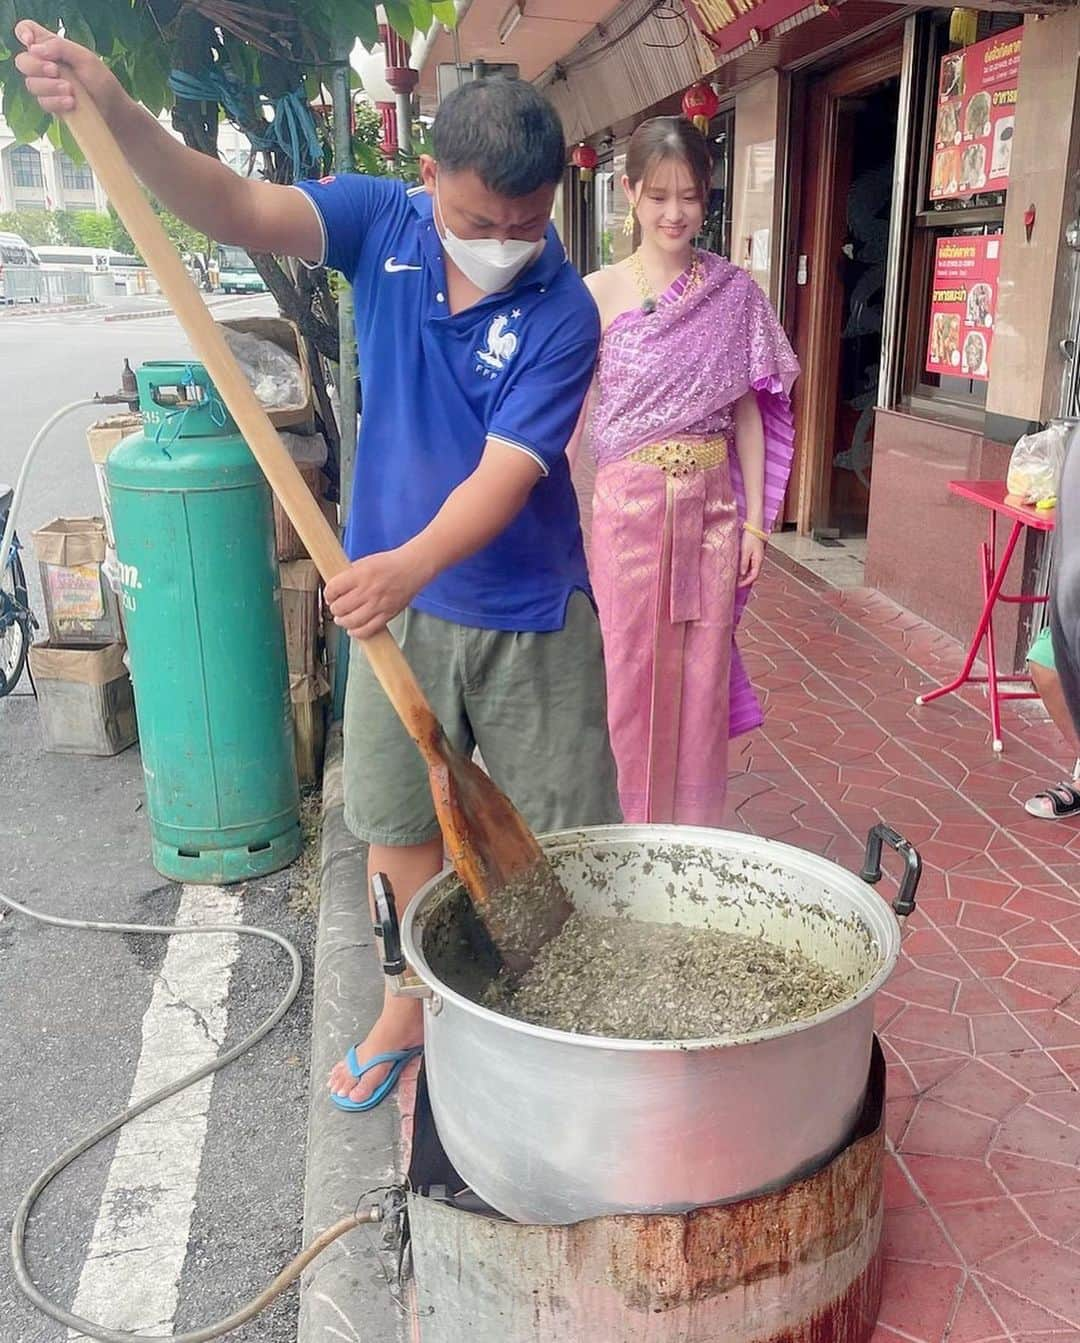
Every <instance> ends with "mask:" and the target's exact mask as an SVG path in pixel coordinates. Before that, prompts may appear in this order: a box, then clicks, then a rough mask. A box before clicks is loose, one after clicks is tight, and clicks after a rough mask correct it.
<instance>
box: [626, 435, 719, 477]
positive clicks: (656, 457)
mask: <svg viewBox="0 0 1080 1343" xmlns="http://www.w3.org/2000/svg"><path fill="white" fill-rule="evenodd" d="M727 455H728V445H727V439H726V438H698V439H682V438H668V439H665V440H664V441H663V442H662V443H650V444H649V445H648V446H647V447H644V448H638V450H637V451H636V452H632V453H631V454H630V460H631V461H632V462H642V463H643V464H644V465H646V466H658V467H659V468H660V470H661V471H663V473H664V474H665V475H666V476H692V475H693V474H694V473H695V472H696V471H708V470H709V468H710V467H713V466H719V465H720V463H721V462H726V461H727Z"/></svg>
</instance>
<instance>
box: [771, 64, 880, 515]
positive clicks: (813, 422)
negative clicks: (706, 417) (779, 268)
mask: <svg viewBox="0 0 1080 1343" xmlns="http://www.w3.org/2000/svg"><path fill="white" fill-rule="evenodd" d="M900 60H901V52H900V47H899V45H898V44H897V45H895V46H891V45H890V46H889V47H887V48H884V49H879V50H877V51H875V52H873V53H871V54H869V55H866V56H863V57H861V58H858V59H856V60H854V61H851V62H848V63H847V64H845V65H844V66H842V67H840V68H838V69H834V70H830V71H829V72H828V73H826V74H822V75H819V76H817V77H812V78H811V80H810V82H809V83H808V84H807V85H806V87H805V89H804V93H803V96H804V98H805V106H806V114H807V115H806V118H805V122H804V125H805V135H804V137H803V143H802V145H801V147H800V155H801V162H802V174H801V184H802V190H801V193H800V201H799V209H798V226H797V229H796V232H795V244H796V267H795V271H796V273H795V277H794V278H795V290H794V293H795V295H796V298H795V331H796V347H797V349H798V353H799V357H800V360H801V362H802V369H803V372H802V377H801V378H800V380H799V384H798V391H797V395H796V413H797V439H796V453H797V455H796V463H795V470H794V471H793V473H792V488H791V489H790V490H789V495H788V506H787V510H786V517H787V520H788V521H789V522H794V523H796V525H797V526H798V530H799V531H800V532H802V533H809V534H811V535H815V536H817V537H818V538H819V539H828V538H832V537H858V536H865V534H866V524H867V517H868V514H869V507H870V479H871V476H872V473H873V430H874V409H875V407H876V405H877V399H878V379H879V375H880V369H881V348H882V328H883V318H884V308H885V274H886V261H887V257H888V250H889V220H890V216H891V210H892V197H893V183H894V179H895V160H896V126H897V115H898V110H899V93H900V80H899V76H900Z"/></svg>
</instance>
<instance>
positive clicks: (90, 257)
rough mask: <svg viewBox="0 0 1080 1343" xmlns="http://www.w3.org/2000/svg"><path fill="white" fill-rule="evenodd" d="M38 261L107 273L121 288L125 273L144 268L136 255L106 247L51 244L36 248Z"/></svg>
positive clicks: (91, 271)
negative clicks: (55, 245) (39, 259)
mask: <svg viewBox="0 0 1080 1343" xmlns="http://www.w3.org/2000/svg"><path fill="white" fill-rule="evenodd" d="M38 256H39V257H40V258H41V264H42V265H43V266H48V267H50V268H51V269H53V270H81V271H86V272H87V274H90V275H106V274H111V275H112V277H113V283H114V285H115V286H116V288H117V289H124V288H125V287H126V285H127V276H128V275H130V274H131V273H132V272H138V271H145V270H146V262H145V261H142V260H141V259H140V258H139V257H137V256H129V255H128V254H127V253H124V252H114V251H112V250H111V249H110V248H108V247H63V246H57V247H54V246H52V245H49V246H46V247H39V248H38Z"/></svg>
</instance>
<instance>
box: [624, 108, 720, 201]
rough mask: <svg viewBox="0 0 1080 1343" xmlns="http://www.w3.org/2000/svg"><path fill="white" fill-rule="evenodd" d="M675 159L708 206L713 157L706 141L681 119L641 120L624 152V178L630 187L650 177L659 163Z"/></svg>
mask: <svg viewBox="0 0 1080 1343" xmlns="http://www.w3.org/2000/svg"><path fill="white" fill-rule="evenodd" d="M672 159H675V160H678V161H679V162H682V163H685V164H686V166H687V168H688V169H689V170H690V176H691V177H692V178H693V179H694V182H695V183H696V184H697V188H698V190H699V191H700V193H701V202H702V204H703V205H704V204H707V202H708V199H709V192H710V190H711V189H712V174H713V156H712V151H711V150H710V148H709V142H708V140H706V139H705V137H704V135H702V133H701V132H700V131H699V130H698V128H697V127H696V126H695V125H694V124H693V123H692V122H689V121H685V120H684V119H683V118H682V117H653V118H652V120H651V121H643V122H642V123H641V125H640V126H639V127H638V128H637V130H636V131H635V132H634V133H633V135H632V136H631V137H630V143H629V145H628V146H627V149H626V176H627V179H628V180H629V182H630V185H631V186H632V187H636V186H637V185H638V183H640V182H644V183H645V184H646V185H648V181H649V178H650V177H651V176H652V175H653V173H654V172H655V171H656V169H657V167H658V166H659V165H660V164H661V163H667V162H669V161H670V160H672Z"/></svg>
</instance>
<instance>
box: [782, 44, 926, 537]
mask: <svg viewBox="0 0 1080 1343" xmlns="http://www.w3.org/2000/svg"><path fill="white" fill-rule="evenodd" d="M902 61H903V39H902V34H895V35H892V36H890V39H889V41H888V42H887V43H886V44H879V45H877V46H875V47H874V48H873V49H872V50H869V51H866V52H864V53H862V54H861V55H859V56H857V57H856V58H855V59H854V60H851V61H848V62H847V63H846V64H844V65H841V66H839V67H838V68H837V69H834V70H833V71H831V72H830V73H829V74H826V75H823V76H821V77H819V78H817V79H816V80H814V82H813V83H812V84H811V85H810V86H809V88H808V89H807V96H806V119H805V131H804V133H803V136H802V144H801V147H800V159H799V160H797V161H798V162H801V164H802V165H803V167H804V169H806V180H805V182H804V186H803V192H802V202H801V218H800V220H799V225H798V228H797V231H796V238H795V253H796V254H797V255H805V256H806V258H807V274H808V283H807V284H806V285H803V286H799V287H797V288H796V289H795V290H794V293H795V294H796V295H797V296H798V297H797V299H796V314H795V315H796V323H795V329H796V341H797V344H798V349H799V353H800V355H801V359H802V374H801V376H800V378H799V381H798V383H797V384H796V387H797V396H796V431H795V479H796V481H797V490H798V494H797V498H796V509H795V522H796V526H797V527H798V530H799V533H800V534H803V535H805V534H807V533H809V532H810V531H812V530H813V528H814V527H815V526H818V525H820V524H821V523H822V522H823V521H824V520H825V519H826V517H827V514H828V508H829V493H830V484H831V475H832V453H831V451H826V446H828V447H829V448H831V445H832V433H833V426H834V423H835V419H836V400H837V380H838V378H839V375H840V343H839V341H838V340H837V339H835V333H836V331H837V329H838V326H839V322H840V316H841V304H842V302H843V296H842V293H841V288H840V285H839V284H838V283H837V282H836V265H837V249H836V238H837V231H838V229H841V228H842V227H843V225H844V223H845V202H844V200H843V199H841V198H839V197H838V192H837V189H836V180H835V178H836V167H837V161H838V151H837V129H838V125H839V118H840V103H841V101H842V100H843V99H845V98H850V97H852V96H854V95H857V94H860V93H867V92H869V91H870V90H871V89H874V88H877V87H878V86H879V85H880V84H884V83H885V82H886V81H887V80H890V79H894V78H898V77H899V75H900V72H901V66H902ZM804 244H805V245H804Z"/></svg>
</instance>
